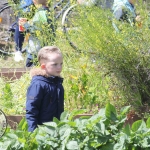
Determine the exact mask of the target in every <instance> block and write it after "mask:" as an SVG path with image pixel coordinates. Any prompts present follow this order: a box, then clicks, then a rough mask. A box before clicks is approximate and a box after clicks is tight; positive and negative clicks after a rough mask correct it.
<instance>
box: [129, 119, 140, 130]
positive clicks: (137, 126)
mask: <svg viewBox="0 0 150 150" xmlns="http://www.w3.org/2000/svg"><path fill="white" fill-rule="evenodd" d="M141 124H142V120H138V121H135V122H134V123H133V124H132V127H131V129H132V131H133V132H136V131H137V130H138V129H139V128H140V126H141Z"/></svg>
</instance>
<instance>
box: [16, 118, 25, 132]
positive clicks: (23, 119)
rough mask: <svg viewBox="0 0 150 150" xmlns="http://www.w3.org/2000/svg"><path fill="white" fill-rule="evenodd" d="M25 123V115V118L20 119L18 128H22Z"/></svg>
mask: <svg viewBox="0 0 150 150" xmlns="http://www.w3.org/2000/svg"><path fill="white" fill-rule="evenodd" d="M24 123H26V119H25V117H23V118H22V119H21V121H20V122H19V124H18V127H17V129H22V126H23V124H24Z"/></svg>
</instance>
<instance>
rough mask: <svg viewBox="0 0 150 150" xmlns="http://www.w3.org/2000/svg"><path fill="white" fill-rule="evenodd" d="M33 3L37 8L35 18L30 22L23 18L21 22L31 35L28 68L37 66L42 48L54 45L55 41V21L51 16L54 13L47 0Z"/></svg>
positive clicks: (38, 0)
mask: <svg viewBox="0 0 150 150" xmlns="http://www.w3.org/2000/svg"><path fill="white" fill-rule="evenodd" d="M33 3H34V5H35V7H36V8H37V11H36V13H35V14H34V16H33V18H32V19H30V20H29V21H27V19H25V18H22V20H20V21H19V23H20V24H22V25H23V26H24V28H25V29H26V31H27V32H29V34H30V36H29V40H28V45H27V46H26V50H27V59H26V67H32V66H33V65H36V58H37V52H38V51H39V50H40V48H41V47H42V46H44V45H48V44H49V43H50V44H51V45H53V42H54V41H55V25H54V19H53V17H52V16H50V15H51V14H52V13H51V12H50V10H49V8H48V6H47V0H33ZM43 25H44V26H43ZM37 33H38V34H37Z"/></svg>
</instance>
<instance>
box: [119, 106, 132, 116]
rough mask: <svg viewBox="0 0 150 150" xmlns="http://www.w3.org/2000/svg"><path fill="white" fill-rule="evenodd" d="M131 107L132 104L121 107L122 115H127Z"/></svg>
mask: <svg viewBox="0 0 150 150" xmlns="http://www.w3.org/2000/svg"><path fill="white" fill-rule="evenodd" d="M129 109H130V106H125V107H123V108H121V111H120V114H121V115H125V114H126V113H127V112H128V111H129Z"/></svg>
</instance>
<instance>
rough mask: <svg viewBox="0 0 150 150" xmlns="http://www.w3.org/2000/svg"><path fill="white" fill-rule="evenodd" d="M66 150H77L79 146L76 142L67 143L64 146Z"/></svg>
mask: <svg viewBox="0 0 150 150" xmlns="http://www.w3.org/2000/svg"><path fill="white" fill-rule="evenodd" d="M66 147H67V149H68V150H78V149H79V145H78V142H77V141H69V142H68V143H67V145H66Z"/></svg>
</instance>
